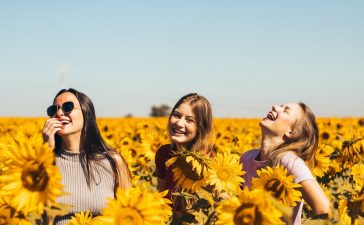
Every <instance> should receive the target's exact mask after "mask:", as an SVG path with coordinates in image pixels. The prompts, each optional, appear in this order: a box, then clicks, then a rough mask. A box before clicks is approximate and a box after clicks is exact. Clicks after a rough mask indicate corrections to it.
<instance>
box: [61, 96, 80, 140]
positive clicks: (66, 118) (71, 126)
mask: <svg viewBox="0 0 364 225" xmlns="http://www.w3.org/2000/svg"><path fill="white" fill-rule="evenodd" d="M65 102H73V104H74V109H73V110H72V111H71V112H70V113H64V112H63V110H62V109H58V111H57V113H56V115H55V116H54V117H55V118H56V119H57V120H59V121H60V122H62V130H60V131H58V132H57V134H58V135H59V136H61V137H62V136H66V135H70V134H79V135H80V134H81V131H82V127H83V114H82V111H81V106H80V103H79V101H78V100H77V98H76V96H75V95H74V94H72V93H70V92H65V93H63V94H61V95H59V96H58V97H57V98H56V99H55V101H54V105H58V106H61V105H62V104H63V103H65Z"/></svg>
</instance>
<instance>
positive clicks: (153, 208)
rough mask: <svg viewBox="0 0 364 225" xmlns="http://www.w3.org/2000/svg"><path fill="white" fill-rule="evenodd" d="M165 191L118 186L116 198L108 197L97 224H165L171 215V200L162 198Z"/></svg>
mask: <svg viewBox="0 0 364 225" xmlns="http://www.w3.org/2000/svg"><path fill="white" fill-rule="evenodd" d="M166 194H167V191H165V192H161V193H158V192H151V191H149V190H147V189H144V188H140V187H136V188H129V189H127V190H123V189H121V188H119V189H118V190H117V193H116V199H112V198H109V201H108V203H107V206H106V208H104V209H102V216H100V217H98V220H97V221H98V223H99V224H117V225H129V224H130V225H161V224H166V223H167V222H168V220H169V217H170V216H171V215H172V208H171V207H170V206H169V205H168V204H171V202H170V201H169V200H168V199H166V198H164V196H165V195H166Z"/></svg>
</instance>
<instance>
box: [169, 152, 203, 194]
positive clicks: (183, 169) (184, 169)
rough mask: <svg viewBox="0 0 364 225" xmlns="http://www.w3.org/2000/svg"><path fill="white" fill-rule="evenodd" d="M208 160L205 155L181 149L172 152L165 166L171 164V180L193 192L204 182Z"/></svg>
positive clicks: (183, 188)
mask: <svg viewBox="0 0 364 225" xmlns="http://www.w3.org/2000/svg"><path fill="white" fill-rule="evenodd" d="M208 162H209V159H208V158H207V157H206V156H203V155H201V154H200V153H197V152H191V151H188V150H186V149H183V150H181V151H178V152H174V157H172V158H171V159H169V160H168V161H167V162H166V166H167V167H169V166H172V165H173V170H172V171H173V180H174V181H175V182H176V183H177V185H179V186H180V187H181V188H182V190H185V191H191V192H195V191H198V190H200V189H201V187H202V186H204V185H205V184H206V178H207V175H208V174H207V171H208Z"/></svg>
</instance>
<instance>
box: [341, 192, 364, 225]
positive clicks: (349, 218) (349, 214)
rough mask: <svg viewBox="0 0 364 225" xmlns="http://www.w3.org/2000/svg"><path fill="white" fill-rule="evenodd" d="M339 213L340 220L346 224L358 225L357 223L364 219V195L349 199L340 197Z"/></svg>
mask: <svg viewBox="0 0 364 225" xmlns="http://www.w3.org/2000/svg"><path fill="white" fill-rule="evenodd" d="M338 205H339V206H338V211H339V217H340V220H341V221H343V222H345V223H346V224H358V223H357V221H358V220H359V219H360V218H362V219H363V217H364V195H361V196H359V197H358V196H352V199H349V200H348V199H347V198H345V197H343V196H341V197H339V202H338Z"/></svg>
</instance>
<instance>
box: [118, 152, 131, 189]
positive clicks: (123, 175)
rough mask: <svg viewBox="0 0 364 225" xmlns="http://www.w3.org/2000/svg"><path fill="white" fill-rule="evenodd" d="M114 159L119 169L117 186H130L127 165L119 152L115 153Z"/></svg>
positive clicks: (124, 187)
mask: <svg viewBox="0 0 364 225" xmlns="http://www.w3.org/2000/svg"><path fill="white" fill-rule="evenodd" d="M114 159H115V161H116V165H117V167H118V171H119V187H121V188H123V189H127V188H130V187H132V184H131V177H130V172H129V169H128V165H127V164H126V162H125V161H124V160H123V159H122V158H121V155H119V154H115V155H114Z"/></svg>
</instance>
